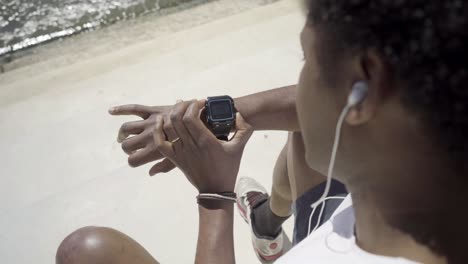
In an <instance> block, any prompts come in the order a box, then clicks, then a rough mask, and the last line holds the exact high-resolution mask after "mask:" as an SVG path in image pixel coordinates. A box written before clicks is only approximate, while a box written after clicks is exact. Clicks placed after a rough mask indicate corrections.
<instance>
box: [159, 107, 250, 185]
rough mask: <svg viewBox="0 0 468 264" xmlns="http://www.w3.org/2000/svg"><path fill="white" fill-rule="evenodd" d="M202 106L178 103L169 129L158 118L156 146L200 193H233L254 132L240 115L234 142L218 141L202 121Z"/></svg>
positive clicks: (168, 126) (163, 120) (173, 111)
mask: <svg viewBox="0 0 468 264" xmlns="http://www.w3.org/2000/svg"><path fill="white" fill-rule="evenodd" d="M203 105H204V102H203V103H201V102H199V101H196V100H193V101H191V102H181V103H178V104H177V105H176V106H175V107H174V108H173V110H172V111H171V113H170V117H171V123H170V124H169V125H167V124H165V122H166V120H167V119H166V120H165V118H163V117H162V116H158V117H157V118H156V127H155V130H154V132H153V138H154V145H155V147H156V149H157V150H158V151H159V152H160V153H161V154H162V155H164V156H165V157H166V158H168V159H169V160H170V161H172V163H174V164H175V165H176V166H177V167H178V168H179V169H181V170H182V171H183V172H184V174H185V176H186V177H187V179H188V180H189V181H190V182H191V183H192V184H193V185H194V186H195V187H196V188H197V189H198V191H199V192H200V193H209V192H214V193H216V192H232V191H234V185H235V183H236V178H237V173H238V172H239V167H240V161H241V158H242V154H243V151H244V147H245V145H246V143H247V141H248V140H249V138H250V136H251V135H252V132H253V129H252V127H251V126H250V125H249V124H247V123H246V122H245V120H244V119H243V118H242V116H241V115H240V114H239V113H238V114H237V117H236V126H237V132H236V134H235V135H234V138H233V139H232V140H231V141H229V142H226V141H221V140H218V139H217V138H216V137H215V136H214V135H213V133H211V131H210V130H208V128H207V127H206V126H205V125H204V124H203V122H202V121H201V120H200V112H201V110H202V108H203ZM166 138H167V139H169V140H170V141H167V140H166ZM171 141H172V142H171Z"/></svg>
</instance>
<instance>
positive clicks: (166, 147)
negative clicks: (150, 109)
mask: <svg viewBox="0 0 468 264" xmlns="http://www.w3.org/2000/svg"><path fill="white" fill-rule="evenodd" d="M163 126H164V120H163V118H162V117H161V116H158V118H157V119H156V126H155V127H154V131H153V141H154V147H155V148H156V150H157V151H159V153H161V155H163V156H165V157H167V158H173V157H174V155H175V153H174V149H173V148H172V144H171V143H170V142H167V141H166V137H165V135H164V131H163Z"/></svg>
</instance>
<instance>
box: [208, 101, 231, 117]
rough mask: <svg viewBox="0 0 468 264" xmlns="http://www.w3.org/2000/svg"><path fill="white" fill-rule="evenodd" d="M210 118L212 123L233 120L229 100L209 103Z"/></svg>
mask: <svg viewBox="0 0 468 264" xmlns="http://www.w3.org/2000/svg"><path fill="white" fill-rule="evenodd" d="M210 111H211V113H210V114H211V118H212V119H213V121H218V120H226V119H233V118H234V111H233V109H232V104H231V101H230V100H219V101H214V102H210Z"/></svg>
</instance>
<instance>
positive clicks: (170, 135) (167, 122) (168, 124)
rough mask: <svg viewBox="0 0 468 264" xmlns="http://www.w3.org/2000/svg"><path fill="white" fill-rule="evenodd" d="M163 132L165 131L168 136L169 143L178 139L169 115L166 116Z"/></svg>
mask: <svg viewBox="0 0 468 264" xmlns="http://www.w3.org/2000/svg"><path fill="white" fill-rule="evenodd" d="M163 131H164V134H165V135H166V140H167V141H169V142H171V141H172V140H174V139H176V138H177V137H178V136H177V133H176V131H175V129H174V127H173V126H172V122H171V119H170V118H169V116H167V115H166V116H164V125H163Z"/></svg>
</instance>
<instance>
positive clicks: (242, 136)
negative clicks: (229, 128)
mask: <svg viewBox="0 0 468 264" xmlns="http://www.w3.org/2000/svg"><path fill="white" fill-rule="evenodd" d="M252 133H253V128H252V126H251V125H249V124H248V123H247V122H246V121H245V119H244V118H243V117H242V115H241V114H240V113H239V112H238V113H237V114H236V134H235V135H234V137H233V138H232V139H231V141H230V142H229V144H233V145H238V144H246V143H247V141H248V140H249V139H250V136H251V135H252Z"/></svg>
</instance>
